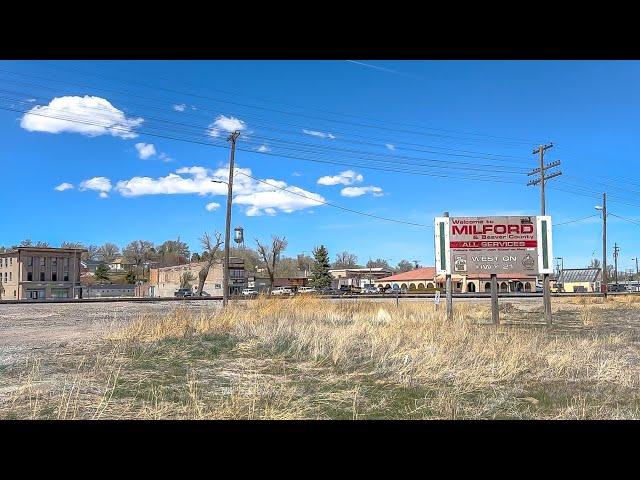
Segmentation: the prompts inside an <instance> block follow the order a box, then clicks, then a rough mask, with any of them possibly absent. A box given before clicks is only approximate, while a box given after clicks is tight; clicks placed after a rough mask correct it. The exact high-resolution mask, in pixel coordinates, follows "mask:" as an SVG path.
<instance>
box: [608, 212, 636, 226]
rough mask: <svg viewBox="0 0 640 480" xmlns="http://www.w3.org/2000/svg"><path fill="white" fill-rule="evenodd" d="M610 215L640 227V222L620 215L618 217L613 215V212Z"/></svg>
mask: <svg viewBox="0 0 640 480" xmlns="http://www.w3.org/2000/svg"><path fill="white" fill-rule="evenodd" d="M608 215H611V216H614V217H616V218H619V219H620V220H624V221H626V222H629V223H633V224H634V225H638V226H640V222H639V221H637V220H632V219H630V218H626V217H622V216H620V215H616V214H615V213H611V212H609V213H608Z"/></svg>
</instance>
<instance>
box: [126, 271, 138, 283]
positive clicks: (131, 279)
mask: <svg viewBox="0 0 640 480" xmlns="http://www.w3.org/2000/svg"><path fill="white" fill-rule="evenodd" d="M124 279H125V281H126V282H127V283H129V284H134V283H136V274H135V273H134V271H133V270H129V271H128V272H127V276H126V277H124Z"/></svg>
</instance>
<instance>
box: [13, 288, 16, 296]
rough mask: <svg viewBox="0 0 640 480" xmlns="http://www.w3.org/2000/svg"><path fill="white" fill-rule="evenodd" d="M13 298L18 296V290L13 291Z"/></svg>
mask: <svg viewBox="0 0 640 480" xmlns="http://www.w3.org/2000/svg"><path fill="white" fill-rule="evenodd" d="M13 298H16V291H15V290H14V291H13Z"/></svg>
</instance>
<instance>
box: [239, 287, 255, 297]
mask: <svg viewBox="0 0 640 480" xmlns="http://www.w3.org/2000/svg"><path fill="white" fill-rule="evenodd" d="M242 295H244V296H246V297H253V296H255V295H258V291H257V290H254V289H253V288H244V289H243V290H242Z"/></svg>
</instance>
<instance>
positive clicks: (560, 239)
mask: <svg viewBox="0 0 640 480" xmlns="http://www.w3.org/2000/svg"><path fill="white" fill-rule="evenodd" d="M356 61H357V62H358V63H356V62H348V61H197V62H187V61H171V62H170V61H153V62H143V61H135V62H134V61H125V62H116V61H101V62H79V61H73V62H53V61H46V62H44V61H43V62H0V108H2V109H0V144H1V145H2V147H3V148H2V155H1V157H0V165H1V166H2V176H3V182H2V184H3V188H2V189H1V190H0V199H2V200H3V205H5V206H6V207H7V208H5V209H3V213H2V215H0V232H1V234H0V244H4V245H11V244H14V243H17V242H19V241H20V240H22V239H24V238H31V239H33V240H34V241H35V240H46V241H48V242H49V243H51V244H53V245H57V244H59V243H60V242H61V241H64V240H68V241H81V242H84V243H87V244H90V243H93V244H102V243H104V242H106V241H111V242H115V243H117V244H119V245H120V246H124V245H125V244H126V243H128V242H130V241H131V240H135V239H146V240H151V241H154V242H162V241H164V240H167V239H175V238H176V237H178V236H180V238H181V239H182V240H184V241H186V242H187V243H189V245H190V246H191V248H192V250H199V241H198V238H199V237H200V236H201V235H202V233H203V232H204V231H205V230H206V231H210V232H211V231H215V230H218V231H223V229H224V214H225V206H226V196H225V189H226V186H225V185H224V184H216V183H214V182H211V179H216V178H218V179H224V168H225V167H226V166H227V164H228V156H229V145H228V142H226V141H225V138H226V136H227V135H228V132H227V130H229V129H232V128H240V129H241V136H240V139H239V140H238V149H239V150H238V151H237V153H236V165H237V166H238V167H239V171H240V172H244V173H246V174H249V175H251V176H252V177H254V178H256V179H259V180H262V181H265V182H267V183H268V184H269V185H267V184H265V183H261V182H260V181H258V180H254V179H252V178H251V177H248V176H246V175H242V174H236V176H235V182H236V184H237V190H236V193H237V196H236V202H235V205H234V208H233V224H234V226H235V225H242V226H243V227H244V228H245V232H246V233H245V234H246V239H247V243H251V244H252V245H253V244H254V242H253V239H254V238H259V239H268V238H269V237H270V236H271V235H272V234H278V235H284V236H286V237H287V239H288V240H289V247H288V249H287V252H286V253H287V254H288V255H291V256H293V255H295V254H297V253H299V252H303V251H304V252H307V253H310V252H311V250H312V249H313V247H314V246H315V245H319V244H321V243H323V244H325V245H326V246H327V247H328V249H329V252H330V254H331V256H332V258H333V257H334V256H335V254H336V253H338V252H339V251H342V250H348V251H350V252H353V253H355V254H356V255H357V256H358V258H359V260H360V262H361V263H365V262H366V261H367V260H368V259H369V258H370V257H371V258H378V257H381V258H387V259H389V260H390V263H392V264H395V263H397V262H398V261H399V260H401V259H409V260H413V259H418V260H420V262H421V263H422V264H425V265H432V264H433V230H432V229H430V228H424V227H419V226H411V225H407V224H402V223H393V222H387V221H383V220H377V219H372V218H369V217H365V216H361V215H356V214H353V213H350V212H347V211H344V210H340V209H337V208H333V207H331V206H327V205H322V204H319V203H318V202H317V201H314V199H316V200H317V199H320V200H323V201H326V202H330V203H334V204H338V205H341V206H344V207H346V208H349V209H354V210H358V211H362V212H366V213H370V214H373V215H377V216H382V217H388V218H394V219H397V220H402V221H406V222H410V223H419V224H426V225H431V224H432V223H433V217H434V216H436V215H439V214H440V213H441V212H442V211H444V210H448V211H449V212H450V213H451V215H453V216H463V215H498V214H538V213H539V208H540V207H539V190H538V189H537V188H533V187H526V186H525V184H526V182H527V180H529V178H528V177H527V176H526V175H523V174H522V172H524V171H526V170H527V169H531V168H535V167H536V162H537V158H536V156H534V155H532V154H531V150H532V148H533V147H534V146H536V145H538V144H539V143H546V142H554V144H555V147H554V148H553V149H551V150H549V151H548V155H547V160H548V161H549V162H550V161H553V160H557V159H560V160H561V161H562V166H561V170H562V171H563V176H561V177H559V178H556V179H553V180H550V181H549V184H548V186H549V189H548V192H547V213H548V214H550V215H552V217H553V219H554V223H562V222H566V221H570V220H574V219H578V218H582V217H587V216H590V215H595V214H597V212H596V211H595V210H594V205H596V204H599V203H600V201H599V200H598V198H596V197H597V196H598V193H597V192H602V191H607V192H608V195H609V196H610V200H611V201H610V203H609V211H610V212H612V213H614V214H617V215H619V216H621V217H624V218H626V219H629V220H632V221H635V222H640V199H639V198H638V193H639V191H640V174H638V172H637V165H638V161H637V158H638V149H639V147H638V142H637V131H638V127H639V120H640V118H639V116H640V113H639V112H640V89H639V88H638V85H639V84H640V82H639V81H640V64H639V63H638V62H617V61H616V62H613V61H606V62H581V61H553V62H541V61H470V62H466V61H464V62H463V61H367V60H356ZM34 108H35V110H32V109H34ZM25 112H32V113H37V115H25ZM329 112H333V113H329ZM335 112H337V113H339V115H338V114H336V113H335ZM54 132H58V133H54ZM167 137H170V138H167ZM180 139H181V140H190V141H194V142H197V143H190V142H185V141H181V140H180ZM151 145H152V146H151ZM258 149H261V150H265V152H260V151H258ZM291 157H296V158H291ZM447 161H449V162H457V163H455V164H454V163H449V164H447V163H446V162H447ZM367 167H369V168H367ZM371 167H373V169H372V168H371ZM376 168H377V169H376ZM398 170H400V171H398ZM407 170H409V171H410V172H409V173H408V172H407ZM344 172H347V173H346V174H345V173H344ZM418 173H420V174H418ZM434 175H440V176H434ZM323 177H324V179H323ZM478 177H481V178H482V180H484V181H481V179H480V178H478ZM18 178H19V179H20V180H19V181H18V180H17V179H18ZM321 179H322V180H321ZM64 184H68V186H72V188H67V189H64ZM271 185H275V187H273V186H271ZM56 187H58V188H59V190H56ZM282 189H285V190H284V191H283V190H282ZM60 190H62V191H60ZM288 191H294V192H296V193H297V195H296V194H291V193H288ZM103 197H104V198H103ZM305 197H307V198H305ZM207 206H209V209H207ZM639 228H640V224H636V223H632V222H630V221H625V220H622V219H620V218H618V217H610V218H609V230H608V232H609V243H610V249H609V258H611V257H612V255H611V252H612V247H613V243H614V242H617V243H618V245H619V246H620V248H621V257H620V267H621V269H626V268H630V267H631V264H632V262H631V260H630V259H631V257H635V256H636V255H640V251H639V250H640V245H639V244H638V242H637V238H638V229H639ZM554 254H555V255H557V256H562V257H563V258H564V265H565V267H569V266H574V267H579V266H583V265H585V264H587V263H588V262H589V260H590V259H591V258H592V257H594V256H595V257H598V258H600V257H601V223H600V219H599V217H592V218H589V219H587V220H584V221H581V222H575V223H570V224H566V225H562V226H558V227H557V228H556V229H554Z"/></svg>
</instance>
